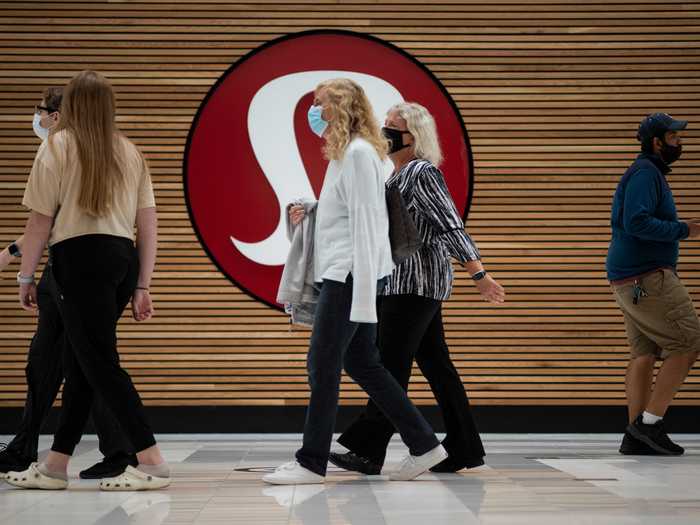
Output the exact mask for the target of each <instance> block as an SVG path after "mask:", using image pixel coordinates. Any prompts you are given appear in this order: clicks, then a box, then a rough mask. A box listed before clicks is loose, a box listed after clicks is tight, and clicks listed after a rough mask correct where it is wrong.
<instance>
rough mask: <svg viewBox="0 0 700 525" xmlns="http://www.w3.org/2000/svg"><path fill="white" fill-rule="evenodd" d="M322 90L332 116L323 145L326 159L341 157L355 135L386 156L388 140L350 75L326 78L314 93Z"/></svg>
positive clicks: (362, 93)
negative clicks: (331, 78)
mask: <svg viewBox="0 0 700 525" xmlns="http://www.w3.org/2000/svg"><path fill="white" fill-rule="evenodd" d="M321 89H323V90H325V92H326V93H327V94H328V100H329V106H330V110H331V112H332V115H333V118H332V119H331V121H330V123H329V125H328V132H327V134H326V137H325V138H326V145H325V146H324V148H323V152H324V154H325V156H326V158H327V159H328V160H340V159H341V158H342V157H343V155H344V154H345V148H347V147H348V144H350V141H351V140H352V139H353V138H354V137H355V136H358V137H362V138H363V139H365V140H366V141H367V142H369V143H370V144H371V145H372V146H374V149H375V150H376V151H377V154H378V155H379V157H380V158H381V159H385V158H386V156H387V152H388V150H389V143H388V142H387V140H386V138H385V137H384V135H383V134H382V132H381V128H380V127H379V123H378V122H377V120H376V119H375V117H374V112H373V111H372V105H371V104H370V103H369V99H368V98H367V95H365V91H364V89H362V87H361V86H360V85H359V84H357V83H356V82H353V81H352V80H350V79H349V78H336V79H333V80H326V81H324V82H321V83H320V84H319V85H318V86H317V87H316V92H318V91H320V90H321Z"/></svg>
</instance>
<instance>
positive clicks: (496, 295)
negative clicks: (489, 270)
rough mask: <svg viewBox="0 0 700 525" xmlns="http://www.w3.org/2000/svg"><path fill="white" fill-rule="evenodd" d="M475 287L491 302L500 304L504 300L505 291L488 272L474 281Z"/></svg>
mask: <svg viewBox="0 0 700 525" xmlns="http://www.w3.org/2000/svg"><path fill="white" fill-rule="evenodd" d="M475 283H476V287H477V288H478V289H479V293H480V294H481V297H482V298H483V299H484V300H486V301H488V302H489V303H492V304H501V303H503V302H505V300H506V292H505V290H504V289H503V287H502V286H501V285H500V284H498V283H497V282H496V280H495V279H494V278H493V277H491V276H490V275H489V274H486V276H485V277H484V278H483V279H481V280H479V281H475Z"/></svg>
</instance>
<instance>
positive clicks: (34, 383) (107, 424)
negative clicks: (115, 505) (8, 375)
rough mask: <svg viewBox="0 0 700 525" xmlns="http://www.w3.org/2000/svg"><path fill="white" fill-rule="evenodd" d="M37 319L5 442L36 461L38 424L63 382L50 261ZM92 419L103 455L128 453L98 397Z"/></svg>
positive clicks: (39, 291) (42, 283)
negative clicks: (15, 420)
mask: <svg viewBox="0 0 700 525" xmlns="http://www.w3.org/2000/svg"><path fill="white" fill-rule="evenodd" d="M37 304H38V306H39V321H38V323H37V327H36V332H35V333H34V337H33V338H32V342H31V344H30V346H29V355H28V356H27V367H26V369H25V373H26V377H27V400H26V402H25V405H24V413H23V415H22V421H21V423H20V426H19V429H18V431H17V434H16V435H15V437H14V439H13V440H12V441H11V442H10V444H9V445H8V446H7V448H8V450H10V451H11V452H13V453H15V454H18V455H20V456H22V457H23V458H25V459H27V460H29V461H36V460H37V455H38V442H39V434H40V433H41V427H42V424H43V423H44V420H45V419H46V416H47V414H48V413H49V410H50V409H51V406H52V405H53V402H54V400H55V399H56V395H57V394H58V390H59V388H60V387H61V383H62V382H63V346H64V345H63V337H64V334H63V323H62V322H61V316H60V314H59V312H58V304H57V303H56V292H55V284H54V281H53V277H52V275H51V265H50V264H47V265H46V267H45V268H44V273H43V274H42V276H41V279H40V280H39V284H38V285H37ZM92 420H93V423H94V425H95V429H96V431H97V436H98V438H99V447H100V452H102V454H103V455H104V456H105V457H115V456H126V455H128V454H131V445H130V444H129V443H128V441H127V440H126V438H125V436H124V433H123V432H122V431H121V428H120V427H119V424H118V423H117V421H116V419H114V416H112V414H111V412H110V411H109V409H107V408H106V407H105V406H104V404H103V403H102V401H101V399H100V398H96V399H95V404H94V405H93V408H92Z"/></svg>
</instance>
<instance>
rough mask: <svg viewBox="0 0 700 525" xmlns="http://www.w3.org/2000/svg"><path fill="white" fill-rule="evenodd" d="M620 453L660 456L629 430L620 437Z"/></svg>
mask: <svg viewBox="0 0 700 525" xmlns="http://www.w3.org/2000/svg"><path fill="white" fill-rule="evenodd" d="M620 454H623V455H625V456H662V455H664V454H661V453H660V452H657V451H656V450H654V449H653V448H651V447H650V446H649V445H647V444H646V443H644V442H643V441H639V440H638V439H637V438H635V437H634V436H632V434H630V433H629V432H625V437H623V438H622V443H621V444H620Z"/></svg>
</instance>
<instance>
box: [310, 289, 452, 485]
mask: <svg viewBox="0 0 700 525" xmlns="http://www.w3.org/2000/svg"><path fill="white" fill-rule="evenodd" d="M352 286H353V282H352V277H351V276H348V279H347V281H346V282H345V283H340V282H336V281H328V280H326V281H323V286H322V288H321V294H320V296H319V299H318V305H317V307H316V316H315V319H314V328H313V332H312V334H311V344H310V347H309V355H308V358H307V369H308V373H309V386H310V387H311V398H310V399H309V406H308V408H307V410H306V423H305V425H304V444H303V446H302V448H301V449H300V450H299V451H297V454H296V458H297V461H298V462H299V463H300V464H301V465H302V466H303V467H305V468H307V469H309V470H311V471H312V472H315V473H317V474H319V475H322V476H324V475H325V474H326V467H327V464H328V455H329V453H330V448H331V440H332V439H333V430H334V429H335V419H336V415H337V412H338V393H339V389H340V374H341V370H342V368H345V371H346V372H347V373H348V375H349V376H350V377H351V378H352V379H353V380H354V381H355V382H356V383H358V384H359V385H360V386H361V387H362V388H363V390H364V391H365V392H367V394H369V396H370V397H371V398H372V399H373V400H374V401H375V403H376V404H377V406H379V407H380V409H381V410H383V411H384V413H385V414H386V416H387V418H388V419H389V420H390V421H391V422H392V424H393V425H394V426H395V427H396V428H397V429H398V431H399V434H401V438H402V439H403V441H404V443H406V445H407V446H408V448H409V451H410V453H411V454H412V455H414V456H420V455H422V454H425V453H426V452H428V451H430V450H432V449H433V448H435V447H436V446H438V445H439V442H438V440H437V438H436V437H435V434H434V433H433V430H432V429H431V428H430V425H429V424H428V422H427V421H426V420H425V419H424V418H423V416H422V415H421V414H420V412H418V410H417V409H416V407H415V406H413V404H412V403H411V401H410V400H409V399H408V396H407V395H406V392H405V391H404V390H403V389H402V388H401V386H400V385H399V384H398V383H397V382H396V380H395V379H394V378H393V377H392V376H391V374H390V373H389V372H387V370H386V368H384V367H383V366H382V364H381V362H380V360H379V351H378V350H377V346H376V333H377V325H376V324H374V323H354V322H352V321H350V307H351V305H352Z"/></svg>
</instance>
